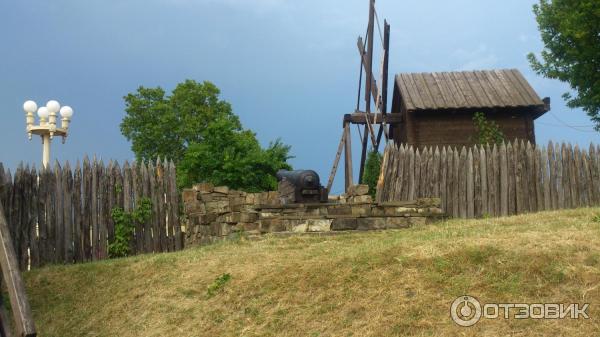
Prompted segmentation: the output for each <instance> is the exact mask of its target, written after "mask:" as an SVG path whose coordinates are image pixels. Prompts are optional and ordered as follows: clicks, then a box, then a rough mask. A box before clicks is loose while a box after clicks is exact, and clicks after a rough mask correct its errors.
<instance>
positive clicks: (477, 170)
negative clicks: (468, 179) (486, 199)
mask: <svg viewBox="0 0 600 337" xmlns="http://www.w3.org/2000/svg"><path fill="white" fill-rule="evenodd" d="M472 152H473V165H472V166H473V217H475V218H479V217H481V216H482V215H483V213H482V211H481V163H480V156H479V146H474V147H473V151H472Z"/></svg>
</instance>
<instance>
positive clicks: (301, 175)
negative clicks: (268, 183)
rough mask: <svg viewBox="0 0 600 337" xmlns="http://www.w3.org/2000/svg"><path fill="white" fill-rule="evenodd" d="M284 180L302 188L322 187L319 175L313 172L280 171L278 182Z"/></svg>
mask: <svg viewBox="0 0 600 337" xmlns="http://www.w3.org/2000/svg"><path fill="white" fill-rule="evenodd" d="M284 179H285V180H287V181H289V182H290V183H292V184H293V185H294V186H297V187H300V188H318V187H319V186H320V185H321V184H320V180H319V175H318V174H317V172H315V171H313V170H296V171H286V170H279V171H278V172H277V181H279V182H281V181H282V180H284Z"/></svg>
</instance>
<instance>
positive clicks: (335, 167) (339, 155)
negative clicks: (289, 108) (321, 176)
mask: <svg viewBox="0 0 600 337" xmlns="http://www.w3.org/2000/svg"><path fill="white" fill-rule="evenodd" d="M345 142H346V132H342V138H341V139H340V144H339V145H338V150H337V152H336V154H335V159H334V160H333V166H332V168H331V173H329V180H328V181H327V191H329V192H331V187H332V186H333V181H334V179H335V175H336V174H337V170H338V166H339V164H340V159H341V158H342V152H344V144H345ZM385 152H386V153H387V149H386V151H385ZM384 157H385V156H384Z"/></svg>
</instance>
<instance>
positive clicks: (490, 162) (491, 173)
mask: <svg viewBox="0 0 600 337" xmlns="http://www.w3.org/2000/svg"><path fill="white" fill-rule="evenodd" d="M485 152H486V153H487V156H486V159H487V178H488V180H487V185H488V208H489V215H490V216H497V215H498V212H497V208H496V206H497V204H496V170H495V166H494V164H495V158H494V152H493V151H492V147H490V145H489V144H487V145H486V146H485Z"/></svg>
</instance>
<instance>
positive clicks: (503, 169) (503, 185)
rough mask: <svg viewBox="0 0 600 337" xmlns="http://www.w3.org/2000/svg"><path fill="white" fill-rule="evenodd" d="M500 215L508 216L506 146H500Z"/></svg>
mask: <svg viewBox="0 0 600 337" xmlns="http://www.w3.org/2000/svg"><path fill="white" fill-rule="evenodd" d="M499 155H500V160H499V165H500V167H499V171H500V186H499V187H500V215H501V216H508V158H507V154H506V144H504V143H502V145H500V151H499Z"/></svg>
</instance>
